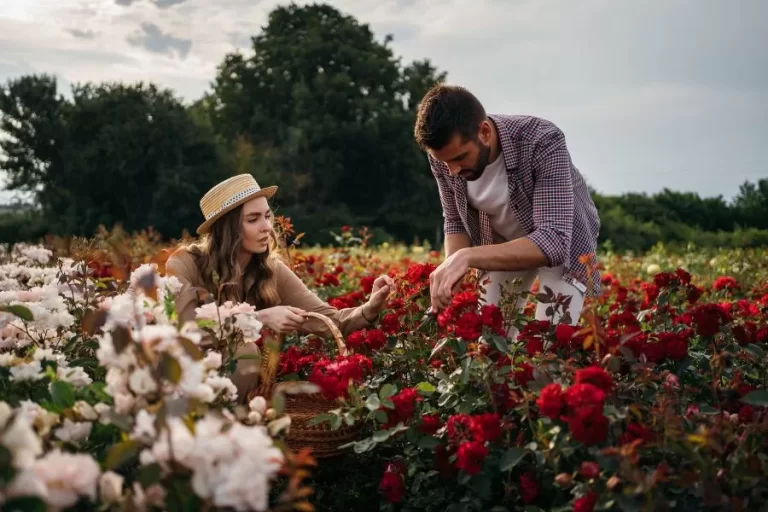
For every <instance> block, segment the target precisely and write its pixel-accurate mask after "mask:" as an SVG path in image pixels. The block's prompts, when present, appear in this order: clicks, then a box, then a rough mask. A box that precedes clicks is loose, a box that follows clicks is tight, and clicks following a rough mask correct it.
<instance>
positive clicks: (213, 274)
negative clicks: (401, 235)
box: [166, 174, 394, 336]
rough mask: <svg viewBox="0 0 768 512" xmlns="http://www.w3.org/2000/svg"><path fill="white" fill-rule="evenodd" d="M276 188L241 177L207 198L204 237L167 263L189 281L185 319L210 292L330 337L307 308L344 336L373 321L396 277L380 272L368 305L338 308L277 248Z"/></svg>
mask: <svg viewBox="0 0 768 512" xmlns="http://www.w3.org/2000/svg"><path fill="white" fill-rule="evenodd" d="M276 191H277V187H267V188H264V189H262V188H260V187H259V185H258V183H256V181H255V180H254V179H253V177H252V176H251V175H250V174H240V175H238V176H234V177H232V178H229V179H227V180H225V181H223V182H221V183H219V184H218V185H216V186H215V187H213V188H212V189H211V190H209V191H208V192H207V193H206V194H205V196H203V199H202V200H201V201H200V208H201V210H202V212H203V215H204V216H205V222H203V224H201V225H200V227H199V228H198V229H197V232H198V234H200V235H203V239H202V240H201V242H199V243H197V244H192V245H188V246H186V247H180V248H179V249H177V250H176V251H175V252H174V253H173V254H172V255H171V257H170V258H169V259H168V261H167V262H166V272H167V274H168V275H174V276H176V277H177V278H178V279H179V280H180V281H181V283H182V284H183V287H182V290H181V292H180V294H179V296H178V297H177V299H176V311H177V314H178V316H179V319H180V320H181V321H182V322H186V321H188V320H194V318H195V308H196V307H198V306H199V305H201V304H202V301H203V297H202V296H203V295H205V293H208V294H211V295H212V296H213V297H214V298H216V297H218V303H220V304H221V303H224V302H226V301H228V300H231V301H233V302H247V303H249V304H251V305H253V306H254V307H255V308H256V309H257V318H258V319H259V321H261V322H262V323H263V324H264V325H266V326H267V327H269V328H270V329H272V330H273V331H275V332H278V333H285V332H289V331H301V332H304V333H314V334H319V335H329V334H330V332H329V330H328V327H327V326H326V325H325V323H323V322H322V321H320V320H318V319H316V318H307V317H306V312H307V311H314V312H317V313H321V314H323V315H325V316H327V317H329V318H330V319H331V320H333V321H334V322H335V323H336V325H337V326H338V327H339V330H340V331H341V332H342V334H344V335H345V336H346V335H347V334H349V333H351V332H353V331H356V330H359V329H363V328H364V327H368V326H370V325H372V324H373V322H374V321H375V320H376V318H377V317H378V315H379V313H380V312H381V311H382V310H383V309H384V307H385V305H386V301H387V297H388V295H389V293H390V291H392V290H394V282H393V281H392V278H390V277H389V276H387V275H382V276H379V277H378V278H377V279H376V280H375V281H374V282H373V289H372V291H371V296H370V298H369V300H368V302H366V303H365V304H363V305H362V306H358V307H356V308H345V309H336V308H334V307H332V306H330V305H329V304H327V303H326V302H323V301H322V300H321V299H320V298H319V297H318V296H317V295H315V294H314V293H313V292H312V291H310V290H309V289H308V288H307V287H306V285H304V283H303V282H302V281H301V280H300V279H299V278H298V276H296V274H294V273H293V271H292V270H291V269H290V268H289V267H288V266H287V265H285V263H283V262H282V261H280V260H279V259H278V257H277V255H276V254H275V252H274V251H275V247H276V244H277V241H276V238H275V233H274V230H273V229H272V211H271V209H270V207H269V203H268V201H267V200H268V199H270V198H271V197H272V196H273V195H274V194H275V192H276ZM217 280H218V283H219V285H220V286H221V292H220V294H219V291H218V290H219V286H217ZM201 292H203V293H201Z"/></svg>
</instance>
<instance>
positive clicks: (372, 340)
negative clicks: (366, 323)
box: [365, 329, 387, 350]
mask: <svg viewBox="0 0 768 512" xmlns="http://www.w3.org/2000/svg"><path fill="white" fill-rule="evenodd" d="M386 343H387V337H386V335H385V334H384V332H383V331H380V330H378V329H372V330H370V331H368V334H367V335H366V336H365V344H366V345H368V348H369V349H371V350H379V349H380V348H381V347H383V346H384V344H386Z"/></svg>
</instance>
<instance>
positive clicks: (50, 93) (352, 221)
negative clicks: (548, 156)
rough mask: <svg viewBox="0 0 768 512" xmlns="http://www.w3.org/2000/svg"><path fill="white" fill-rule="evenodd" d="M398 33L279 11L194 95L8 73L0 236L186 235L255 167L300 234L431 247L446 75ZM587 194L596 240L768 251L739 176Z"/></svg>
mask: <svg viewBox="0 0 768 512" xmlns="http://www.w3.org/2000/svg"><path fill="white" fill-rule="evenodd" d="M391 41H392V38H391V37H390V36H387V37H386V38H385V39H384V40H383V41H378V40H377V39H376V38H375V36H374V34H373V32H372V31H371V30H370V28H369V26H368V25H366V24H361V23H359V22H358V21H357V20H356V19H355V18H353V17H351V16H348V15H345V14H343V13H341V12H340V11H338V10H337V9H335V8H333V7H330V6H328V5H308V6H296V5H290V6H279V7H277V8H275V9H274V10H273V11H272V12H271V13H270V15H269V19H268V23H267V24H266V26H265V27H264V28H263V29H262V31H261V32H260V33H259V34H257V35H256V36H255V37H253V38H252V46H251V48H250V50H249V51H248V52H247V54H243V53H239V52H237V53H231V54H228V55H226V56H225V58H224V59H223V61H222V62H221V64H220V65H219V66H218V68H217V72H216V76H215V78H214V81H213V83H212V86H211V88H210V90H209V91H208V92H206V93H205V94H204V95H203V97H202V98H200V99H199V100H197V101H195V102H194V103H192V104H191V105H185V104H183V103H182V102H181V101H180V100H179V99H178V98H177V97H176V96H175V95H174V94H173V92H172V91H169V90H165V89H162V88H159V87H157V86H156V85H154V84H152V83H149V84H147V83H134V84H126V83H101V84H92V83H88V84H84V85H76V86H74V87H73V89H72V91H71V95H70V97H64V96H63V95H62V94H61V92H60V91H59V90H58V86H57V82H56V79H55V78H54V77H52V76H49V75H45V74H43V75H27V76H21V77H19V78H15V79H12V80H9V81H7V82H6V83H5V84H3V85H2V86H0V170H2V171H4V174H5V175H6V177H7V180H8V185H7V188H9V189H11V190H19V191H24V192H28V193H31V194H32V195H33V197H34V203H35V209H34V210H31V211H25V212H22V213H15V214H2V215H0V241H6V242H7V241H19V240H30V239H35V238H37V237H40V236H42V235H44V234H57V235H80V236H90V235H92V234H93V233H94V232H95V231H96V230H97V229H98V227H99V226H100V225H104V226H107V227H111V226H114V225H116V224H120V225H122V227H123V228H124V229H126V230H128V231H133V230H141V229H144V228H146V227H148V226H152V227H153V228H154V229H155V230H156V231H158V232H160V233H161V234H163V235H164V236H166V237H168V238H178V237H179V236H181V234H182V233H183V231H184V230H187V231H189V232H194V229H195V227H196V226H197V225H198V224H199V222H200V211H199V207H198V201H199V199H200V197H201V196H202V194H203V193H205V191H206V190H207V189H208V188H209V187H210V186H211V185H213V184H214V183H216V182H218V181H220V180H221V179H224V178H226V177H228V176H231V175H233V174H237V173H243V172H249V173H252V174H253V175H254V176H256V177H257V179H258V180H259V182H260V183H262V184H264V185H267V184H276V185H278V186H279V187H280V191H279V193H278V195H277V196H276V198H275V200H274V203H275V206H276V213H277V214H279V215H284V216H287V217H290V218H291V219H292V221H293V224H294V226H295V227H296V229H297V231H300V232H304V233H305V238H304V240H305V241H306V242H307V243H326V242H329V241H330V236H329V230H331V229H338V228H339V227H340V226H342V225H351V226H360V225H367V226H369V227H372V228H373V231H374V234H375V236H376V237H377V238H378V239H381V240H383V239H391V240H399V241H405V242H411V241H413V240H414V239H417V240H430V241H431V242H432V243H438V242H439V241H440V237H441V229H442V217H441V210H440V203H439V200H438V195H437V188H436V185H435V183H434V179H433V178H432V176H431V174H430V172H429V168H428V164H427V161H426V158H425V156H424V154H423V153H422V152H421V151H420V150H419V149H418V147H417V146H416V144H415V143H414V142H413V135H412V133H413V123H414V120H415V114H416V107H417V102H418V101H419V99H420V98H421V97H422V96H423V94H424V93H425V92H426V91H427V89H428V88H429V87H431V86H432V85H433V84H435V83H437V82H439V81H443V80H446V78H447V73H445V72H443V71H440V70H438V69H436V68H435V67H434V66H433V65H432V64H431V62H430V61H429V59H423V60H420V61H414V62H410V63H407V64H406V63H403V62H401V59H400V58H398V57H397V56H396V55H394V53H393V51H392V50H391V48H390V46H389V43H390V42H391ZM593 195H594V197H595V201H596V203H597V206H598V208H599V210H600V215H601V220H602V223H603V228H602V234H601V238H602V240H603V241H610V244H611V245H612V246H613V247H614V248H616V249H632V250H645V249H647V248H649V247H651V246H652V245H654V244H655V243H657V242H667V243H678V242H679V243H687V242H691V241H693V242H695V243H697V244H700V245H731V246H732V245H737V246H740V245H768V180H760V181H759V182H758V183H756V184H753V183H745V184H744V185H743V186H742V187H741V191H740V193H739V195H738V196H737V197H736V198H735V199H734V200H733V201H730V202H728V201H726V200H725V199H723V198H722V197H716V198H701V197H699V196H698V195H697V194H694V193H689V192H673V191H669V190H665V191H664V192H662V193H659V194H655V195H644V194H624V195H622V196H605V195H601V194H598V193H597V192H593Z"/></svg>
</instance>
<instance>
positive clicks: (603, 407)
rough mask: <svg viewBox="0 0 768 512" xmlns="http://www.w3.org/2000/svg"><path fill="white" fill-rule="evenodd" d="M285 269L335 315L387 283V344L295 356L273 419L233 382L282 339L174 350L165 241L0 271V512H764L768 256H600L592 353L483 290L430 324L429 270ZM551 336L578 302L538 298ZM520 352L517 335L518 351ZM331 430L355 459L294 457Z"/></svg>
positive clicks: (82, 246) (97, 244)
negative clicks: (293, 400)
mask: <svg viewBox="0 0 768 512" xmlns="http://www.w3.org/2000/svg"><path fill="white" fill-rule="evenodd" d="M337 241H338V243H337V245H336V246H334V247H328V248H307V249H297V248H295V247H292V248H290V249H289V250H286V251H284V255H283V258H284V260H285V261H286V262H289V263H290V265H291V266H292V267H293V268H294V270H295V271H296V273H297V274H298V275H299V276H300V277H301V278H302V279H303V280H304V282H305V283H306V284H307V285H308V286H310V287H311V288H312V289H314V290H315V291H316V293H318V295H319V296H320V297H321V298H323V299H324V300H327V301H329V302H330V303H331V304H332V305H334V306H337V307H340V308H342V307H350V306H356V305H359V304H362V303H363V302H364V301H365V299H366V296H367V293H368V292H370V289H371V285H372V281H373V279H374V277H375V276H377V275H379V274H381V273H388V274H389V275H390V276H391V277H393V279H394V280H395V282H396V283H397V290H396V292H395V293H393V295H392V296H391V298H390V302H389V304H388V307H387V309H386V311H384V313H383V314H382V315H381V316H380V318H379V320H378V321H377V323H376V324H375V326H374V327H372V328H370V329H366V330H363V331H358V332H354V333H352V334H350V335H349V336H347V337H346V339H345V340H344V343H345V345H346V347H347V349H348V353H347V354H346V355H339V354H338V352H337V349H336V347H335V345H334V343H333V340H330V339H329V340H325V339H320V338H317V337H314V336H299V335H298V334H296V333H293V334H290V335H288V336H285V337H284V339H282V340H281V341H282V344H281V345H280V347H279V348H280V351H279V359H278V360H277V373H276V380H277V381H278V382H279V383H281V384H282V385H283V386H284V387H282V388H281V389H282V391H279V392H274V393H269V394H267V396H259V395H258V394H255V395H254V393H250V394H244V393H241V392H239V389H238V380H237V376H236V374H235V369H236V367H241V368H245V367H247V368H250V370H249V371H250V372H251V373H254V372H260V371H261V370H260V369H262V368H263V366H261V363H262V362H264V361H262V360H261V359H260V358H259V356H258V355H251V356H243V355H242V352H241V351H240V350H239V349H240V348H242V347H243V346H245V345H246V344H251V343H254V344H255V345H256V346H257V347H259V348H260V349H261V350H260V354H262V355H263V354H265V353H266V352H264V348H266V347H273V348H274V347H275V345H274V344H273V342H274V341H275V340H276V339H281V338H279V337H276V336H274V334H273V333H270V332H268V330H267V329H266V328H264V327H263V326H262V325H261V324H260V323H259V322H258V321H257V320H256V319H255V318H254V317H253V315H252V312H253V310H252V308H250V307H249V306H247V305H244V304H240V305H233V304H228V305H224V306H222V307H220V308H216V307H215V306H214V305H213V304H207V305H205V306H204V307H203V308H201V310H200V314H199V317H198V321H197V322H196V323H189V324H186V325H178V322H176V318H175V311H174V307H173V297H174V294H175V293H177V292H178V290H179V286H180V285H179V283H178V281H177V280H176V279H175V278H173V277H170V278H169V277H166V276H165V275H164V261H165V258H166V257H167V255H168V254H169V253H170V247H167V246H164V245H162V244H160V243H159V242H158V241H157V240H156V239H155V238H154V237H153V236H152V234H151V233H142V234H136V235H132V236H128V235H126V234H124V233H120V232H118V231H115V232H103V233H100V234H99V235H98V236H97V237H95V238H93V239H90V240H71V239H68V240H60V239H50V240H48V242H47V243H46V245H45V246H27V245H17V246H15V247H14V248H12V249H11V250H6V251H4V252H2V253H0V393H1V394H0V479H1V480H2V484H0V499H1V500H2V502H3V510H6V509H7V510H162V509H167V510H190V511H191V510H393V511H394V510H403V511H405V510H408V511H416V510H426V511H438V510H439V511H446V510H447V511H505V510H506V511H513V510H526V511H538V510H553V511H560V510H562V511H571V510H573V511H576V512H588V511H592V510H624V511H645V510H653V511H656V510H673V509H674V510H685V511H688V510H690V511H700V510H734V511H738V510H761V507H764V506H765V505H764V504H765V503H766V499H767V498H768V479H766V478H765V474H766V472H768V414H767V413H766V411H767V410H768V409H766V407H768V358H767V357H766V354H767V353H768V352H767V351H768V346H767V344H768V253H766V252H765V251H763V250H750V251H742V250H731V251H724V250H721V251H711V252H704V251H698V250H691V251H689V252H686V253H681V254H669V253H667V252H665V251H664V250H663V249H658V250H655V251H653V252H651V253H648V254H645V255H641V256H620V255H615V254H609V253H604V254H600V255H599V260H600V268H599V269H595V270H596V271H597V270H599V278H600V280H601V282H602V285H603V286H602V289H603V293H602V295H601V296H600V297H599V298H597V299H592V300H589V301H588V304H587V306H586V308H585V312H584V315H583V316H582V319H581V322H580V324H579V326H578V327H570V326H568V325H564V324H559V325H552V324H550V323H549V322H537V321H534V320H532V306H533V304H534V303H533V302H532V301H531V303H530V306H531V307H529V308H528V309H527V310H525V311H523V312H520V313H518V312H517V311H515V310H514V309H513V308H511V307H510V306H508V305H507V303H508V304H514V303H515V302H516V300H517V297H516V296H515V295H514V294H509V296H508V297H507V298H506V300H505V301H504V303H503V304H502V305H501V307H500V308H497V307H495V306H491V305H484V304H482V303H481V301H480V300H479V298H478V296H479V295H478V287H479V286H482V283H477V282H476V280H475V279H473V278H472V277H471V276H470V277H468V279H467V280H466V281H465V282H464V283H463V285H462V289H461V291H460V292H459V293H457V295H456V296H455V298H454V301H453V304H452V305H451V307H450V308H449V309H447V310H445V311H443V312H441V313H440V315H438V316H437V317H436V318H434V319H429V318H428V319H427V320H426V321H425V320H424V313H425V311H426V308H427V306H428V302H429V300H428V297H429V273H430V271H431V270H432V269H433V268H434V267H435V265H437V264H439V262H440V255H439V254H437V253H436V252H434V251H431V250H430V248H429V247H406V246H397V247H389V246H377V247H370V246H368V244H367V233H366V232H365V231H364V230H363V231H362V232H360V233H353V232H352V231H345V232H343V233H341V234H339V235H338V237H337ZM533 293H534V295H536V296H537V297H538V299H539V300H542V301H547V302H550V303H551V306H552V308H553V310H556V309H563V308H567V301H566V300H563V299H564V298H563V297H556V296H553V295H552V294H550V293H549V292H548V291H547V290H535V291H534V292H533ZM510 327H516V328H517V329H519V331H520V335H519V337H518V339H517V340H512V339H508V338H507V337H506V336H505V333H506V332H507V330H508V329H509V328H510ZM310 392H316V393H318V396H319V397H322V398H323V399H325V400H331V401H333V404H334V405H333V407H331V408H328V410H327V411H324V412H323V413H321V414H318V415H317V416H315V418H314V419H313V420H312V421H311V423H312V424H314V425H316V426H317V427H318V428H319V427H323V428H325V429H327V430H326V432H330V433H332V432H334V431H338V430H339V429H347V430H348V431H350V432H353V434H354V436H353V439H352V440H351V441H349V442H346V443H344V444H341V445H340V446H339V450H340V451H341V452H342V453H341V455H339V456H337V457H332V458H319V457H315V456H313V453H312V452H310V451H308V450H306V449H302V447H301V446H298V447H292V446H293V445H292V444H291V443H290V442H289V441H290V435H291V432H292V427H293V428H294V429H295V428H297V427H296V423H295V420H294V419H292V416H291V410H290V406H287V405H286V404H287V403H288V404H290V396H289V395H290V394H292V393H296V394H298V393H310Z"/></svg>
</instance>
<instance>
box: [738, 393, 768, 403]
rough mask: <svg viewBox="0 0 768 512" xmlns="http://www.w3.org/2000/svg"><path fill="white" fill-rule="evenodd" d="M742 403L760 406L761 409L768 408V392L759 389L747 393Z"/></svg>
mask: <svg viewBox="0 0 768 512" xmlns="http://www.w3.org/2000/svg"><path fill="white" fill-rule="evenodd" d="M741 401H742V402H744V403H745V404H749V405H758V406H760V407H768V391H766V390H764V389H758V390H756V391H752V392H750V393H747V394H746V395H745V396H743V397H742V398H741Z"/></svg>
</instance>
